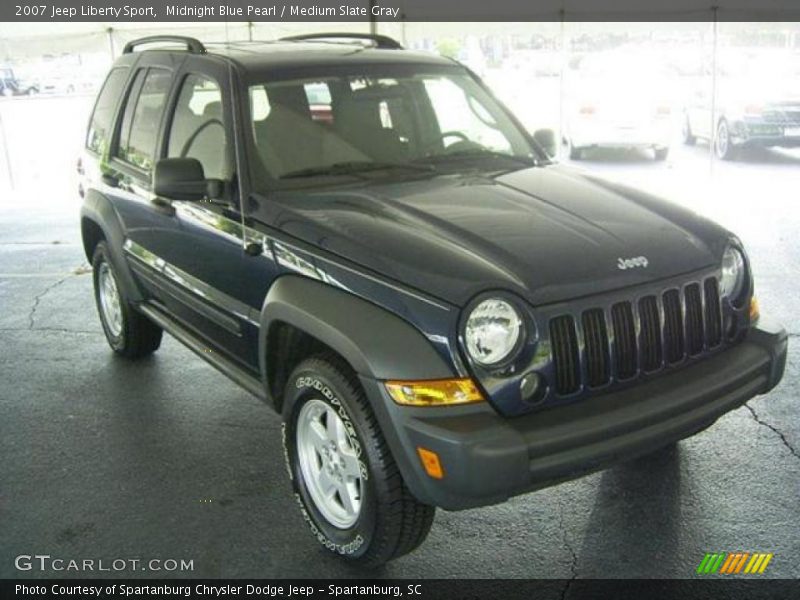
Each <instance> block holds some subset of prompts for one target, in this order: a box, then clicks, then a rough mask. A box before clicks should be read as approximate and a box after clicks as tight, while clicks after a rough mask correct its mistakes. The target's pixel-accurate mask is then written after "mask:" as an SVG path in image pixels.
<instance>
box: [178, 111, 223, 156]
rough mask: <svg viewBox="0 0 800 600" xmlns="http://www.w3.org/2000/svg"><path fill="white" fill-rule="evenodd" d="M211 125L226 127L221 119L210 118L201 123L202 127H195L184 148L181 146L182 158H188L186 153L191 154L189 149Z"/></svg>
mask: <svg viewBox="0 0 800 600" xmlns="http://www.w3.org/2000/svg"><path fill="white" fill-rule="evenodd" d="M209 125H219V126H220V127H222V129H223V130H224V129H225V125H223V124H222V121H220V120H219V119H209V120H208V121H206V122H205V123H203V124H202V125H200V127H198V128H197V129H195V130H194V132H193V133H192V135H190V136H189V137H188V139H187V140H186V142H184V144H183V148H181V154H180V156H181V158H186V155H187V154H189V150H190V149H191V147H192V144H194V142H195V140H196V139H197V137H198V136H199V135H200V134H201V133H203V131H205V129H206V128H207V127H208V126H209Z"/></svg>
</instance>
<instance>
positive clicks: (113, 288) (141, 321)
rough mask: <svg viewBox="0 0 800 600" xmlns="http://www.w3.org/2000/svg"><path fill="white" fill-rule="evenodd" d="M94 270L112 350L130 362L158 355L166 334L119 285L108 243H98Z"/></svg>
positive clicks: (97, 300) (98, 301)
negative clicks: (133, 302)
mask: <svg viewBox="0 0 800 600" xmlns="http://www.w3.org/2000/svg"><path fill="white" fill-rule="evenodd" d="M92 271H93V280H94V299H95V303H96V304H97V312H98V314H99V315H100V323H101V324H102V325H103V333H105V334H106V340H108V344H109V346H111V349H112V350H114V352H116V353H117V354H119V355H120V356H124V357H125V358H130V359H137V358H142V357H144V356H148V355H149V354H152V353H153V352H155V351H156V350H157V349H158V347H159V346H160V345H161V336H162V333H163V332H162V330H161V328H160V327H158V326H157V325H155V324H154V323H153V322H152V321H150V320H149V319H148V318H147V317H145V316H144V315H143V314H141V313H139V312H137V311H136V309H135V308H134V307H133V305H131V303H130V302H128V299H127V298H126V297H125V294H124V292H123V291H122V288H120V287H119V285H118V283H117V281H118V279H117V275H116V272H115V270H114V265H113V264H112V263H111V260H110V259H109V255H108V248H107V246H106V243H105V242H100V243H98V244H97V247H96V248H95V250H94V254H93V256H92Z"/></svg>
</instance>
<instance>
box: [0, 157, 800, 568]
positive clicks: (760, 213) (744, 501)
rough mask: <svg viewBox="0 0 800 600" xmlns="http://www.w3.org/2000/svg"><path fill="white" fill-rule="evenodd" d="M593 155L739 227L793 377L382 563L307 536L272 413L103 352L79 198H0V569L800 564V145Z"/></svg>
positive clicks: (445, 520)
mask: <svg viewBox="0 0 800 600" xmlns="http://www.w3.org/2000/svg"><path fill="white" fill-rule="evenodd" d="M583 166H585V167H586V168H589V169H593V170H595V171H598V172H600V173H602V174H604V175H606V176H609V177H614V178H617V179H623V180H626V181H630V182H633V183H635V184H637V185H643V186H645V187H649V188H651V189H655V190H656V191H660V192H662V193H665V194H667V195H671V196H673V197H676V196H677V197H682V198H683V201H685V202H687V203H689V204H691V205H692V206H694V207H695V208H696V209H697V210H698V211H700V212H703V213H706V214H711V215H713V216H714V217H715V218H717V219H719V220H720V221H721V222H723V223H724V224H726V225H728V226H729V227H731V228H732V229H734V230H735V231H736V232H737V233H738V234H739V235H740V236H741V237H742V239H743V240H744V242H745V243H746V245H747V247H748V248H749V251H750V254H751V256H752V261H753V264H754V267H755V273H756V278H757V293H758V295H759V297H760V299H761V307H762V311H763V312H764V313H770V314H772V315H774V316H776V317H777V318H779V319H781V320H782V321H783V322H784V323H785V324H786V326H787V328H788V329H789V330H790V331H791V332H792V340H791V342H790V354H789V362H788V366H787V372H786V376H785V379H784V381H783V383H782V384H781V385H780V386H779V388H777V389H776V390H774V391H773V392H772V393H771V394H769V395H768V396H765V397H760V398H757V399H754V400H752V401H751V402H749V403H748V405H747V406H746V407H743V408H741V409H739V410H736V411H734V412H732V413H730V414H728V415H726V416H725V417H723V418H722V419H720V420H719V422H718V423H717V424H716V425H714V426H713V427H712V428H711V429H709V430H707V431H705V432H703V433H701V434H699V435H697V436H695V437H693V438H691V439H689V440H685V441H683V442H681V443H680V444H679V445H678V446H677V447H675V448H672V449H668V450H665V451H662V452H660V453H658V454H655V455H653V456H650V457H647V458H644V459H641V460H637V461H635V462H631V463H628V464H624V465H620V466H617V467H614V468H612V469H609V470H607V471H604V472H601V473H597V474H594V475H591V476H589V477H586V478H583V479H580V480H577V481H573V482H570V483H566V484H562V485H560V486H557V487H554V488H551V489H547V490H543V491H540V492H536V493H533V494H530V495H527V496H523V497H519V498H515V499H513V500H511V501H509V502H507V503H505V504H502V505H500V506H496V507H491V508H484V509H477V510H471V511H466V512H459V513H447V512H444V511H439V512H438V513H437V516H436V520H435V523H434V526H433V529H432V531H431V534H430V536H429V538H428V540H427V542H426V543H425V544H424V545H423V546H422V547H421V548H420V549H419V550H417V551H416V552H415V553H413V554H411V555H409V556H406V557H404V558H401V559H399V560H397V561H395V562H393V563H391V564H390V565H388V566H386V567H385V568H383V569H380V570H378V571H371V572H361V571H358V570H356V569H354V568H352V567H349V566H347V565H345V564H344V563H343V562H342V561H340V560H338V559H337V558H335V557H332V556H329V555H328V554H327V552H325V551H323V550H321V549H320V548H319V547H318V544H317V542H316V541H315V540H314V538H313V537H312V536H311V535H310V533H309V532H308V531H307V528H306V526H305V524H304V523H303V521H302V519H301V517H300V513H299V511H298V510H297V507H296V506H295V501H294V499H293V497H292V495H291V493H290V488H289V484H288V482H287V477H286V473H285V467H284V463H283V457H282V451H281V444H280V422H279V419H278V417H277V416H276V415H274V414H272V412H271V411H270V410H269V409H268V408H266V407H265V406H263V405H262V404H261V403H260V402H259V401H258V400H256V399H254V398H252V397H251V396H249V395H248V394H247V393H246V392H244V391H242V390H240V389H239V388H238V387H236V386H235V385H234V384H233V383H230V382H229V381H228V380H227V379H225V378H224V377H223V376H221V375H219V374H218V373H217V372H216V371H215V370H213V369H212V368H211V367H210V366H207V365H206V364H204V363H203V362H202V361H200V360H199V359H197V358H196V357H195V356H194V355H193V354H191V353H190V352H189V351H188V350H186V349H184V348H183V347H182V346H181V345H180V344H179V343H177V342H176V341H174V340H173V339H171V338H165V342H164V344H163V345H162V348H161V349H160V350H159V352H158V353H157V354H156V355H155V356H153V357H152V358H150V359H147V360H144V361H141V362H137V363H128V362H125V361H124V360H120V359H118V358H116V357H114V356H113V355H112V353H111V351H110V350H109V348H108V347H107V345H106V342H105V339H104V337H103V335H102V333H101V330H100V326H99V323H98V319H97V316H96V313H95V307H94V302H93V297H92V291H91V276H90V275H89V274H88V273H87V270H86V262H85V258H84V256H83V253H82V248H81V246H80V241H79V233H78V226H77V202H76V200H74V199H73V198H72V197H71V196H69V195H68V194H66V193H65V196H64V199H63V200H59V201H58V202H55V201H54V202H50V203H45V202H42V201H41V199H36V198H34V197H33V196H31V197H30V202H23V201H17V202H14V203H10V202H5V203H2V204H0V307H1V309H2V310H0V340H2V343H0V577H20V576H25V577H27V576H33V577H52V576H54V575H58V576H75V574H74V573H68V572H61V573H56V572H54V571H51V570H46V571H44V572H39V571H36V570H34V571H27V572H20V571H18V570H16V569H15V567H14V558H15V557H16V556H18V555H20V554H49V555H51V556H53V557H60V558H65V559H79V560H82V559H101V558H102V559H104V560H106V561H110V560H112V559H117V558H125V559H128V558H141V559H150V558H159V559H169V558H171V559H178V560H180V559H184V560H193V565H194V570H193V571H191V572H184V573H180V572H176V573H165V572H163V571H162V572H136V573H131V572H130V571H124V572H122V573H120V574H121V575H131V574H133V575H137V576H143V577H147V576H164V575H168V576H194V577H311V576H313V577H352V576H377V577H426V578H427V577H445V578H463V577H531V578H533V577H544V578H590V577H669V578H673V577H674V578H682V577H692V576H693V574H694V570H695V568H696V566H697V564H698V563H699V562H700V560H701V559H702V557H703V555H704V553H706V552H716V551H762V552H773V553H774V554H775V558H774V559H773V560H772V562H771V564H770V566H769V568H768V570H767V572H766V574H765V575H764V577H767V576H768V577H797V576H798V575H800V535H798V533H799V532H800V530H799V527H798V523H800V454H798V449H799V448H800V419H798V418H797V416H798V410H797V402H798V400H797V395H796V390H797V386H798V382H799V381H800V360H798V358H797V357H798V355H797V352H796V351H795V348H794V344H795V343H796V342H797V339H796V336H797V333H798V331H800V328H798V326H797V324H796V316H797V298H800V272H799V271H800V268H798V267H799V266H800V241H798V238H797V233H798V231H800V228H799V227H798V225H800V207H799V206H798V204H797V202H798V197H797V190H798V183H800V154H798V153H795V154H787V153H783V154H782V153H775V152H755V153H751V154H749V155H748V156H747V160H746V161H744V162H740V163H734V164H717V165H715V166H714V171H713V172H714V176H713V177H709V176H708V167H709V164H708V160H707V156H706V152H705V149H704V148H702V147H697V148H677V149H676V150H675V151H673V154H672V156H671V158H670V160H669V161H668V162H667V163H666V164H659V163H654V162H652V161H651V160H650V159H649V158H648V157H646V156H644V155H638V154H635V153H601V154H598V155H595V156H592V157H590V158H589V160H587V161H585V163H584V165H583ZM0 202H2V201H0ZM81 575H83V576H87V575H88V576H92V573H83V574H81ZM97 575H99V574H97ZM105 575H107V574H105Z"/></svg>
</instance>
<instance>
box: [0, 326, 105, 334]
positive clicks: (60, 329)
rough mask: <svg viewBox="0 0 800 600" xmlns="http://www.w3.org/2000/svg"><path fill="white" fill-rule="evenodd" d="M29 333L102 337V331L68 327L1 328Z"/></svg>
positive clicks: (1, 329) (2, 329) (0, 330)
mask: <svg viewBox="0 0 800 600" xmlns="http://www.w3.org/2000/svg"><path fill="white" fill-rule="evenodd" d="M2 331H7V332H18V333H28V332H30V331H42V332H45V333H64V334H71V335H100V334H101V332H100V331H89V330H88V329H67V328H66V327H34V328H33V329H31V328H30V327H0V332H2Z"/></svg>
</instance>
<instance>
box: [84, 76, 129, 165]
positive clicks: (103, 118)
mask: <svg viewBox="0 0 800 600" xmlns="http://www.w3.org/2000/svg"><path fill="white" fill-rule="evenodd" d="M127 79H128V69H127V67H117V68H116V69H112V70H111V72H110V73H109V74H108V77H106V81H105V83H104V84H103V89H102V90H100V94H99V95H98V96H97V102H96V103H95V106H94V110H93V111H92V117H91V119H89V130H88V132H87V134H86V148H88V149H89V150H91V151H92V152H95V153H97V154H104V153H105V150H106V148H107V145H108V142H109V140H110V139H111V130H112V128H113V123H112V120H113V119H114V111H115V109H116V107H117V102H118V101H119V97H120V95H121V94H122V90H123V88H124V87H125V81H126V80H127Z"/></svg>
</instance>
